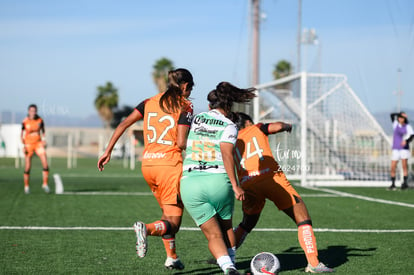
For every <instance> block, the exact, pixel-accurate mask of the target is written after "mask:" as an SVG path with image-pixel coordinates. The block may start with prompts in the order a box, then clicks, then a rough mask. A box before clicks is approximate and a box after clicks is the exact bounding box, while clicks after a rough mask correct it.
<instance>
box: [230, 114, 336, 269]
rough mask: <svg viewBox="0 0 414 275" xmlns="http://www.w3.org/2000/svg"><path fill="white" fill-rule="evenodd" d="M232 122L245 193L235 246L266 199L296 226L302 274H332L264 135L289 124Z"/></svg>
mask: <svg viewBox="0 0 414 275" xmlns="http://www.w3.org/2000/svg"><path fill="white" fill-rule="evenodd" d="M234 121H235V123H236V125H237V127H238V128H239V129H240V131H239V135H238V137H237V143H236V150H235V151H236V159H238V161H239V165H237V174H238V177H239V181H240V184H241V186H242V188H243V189H244V191H245V200H244V201H243V203H242V209H243V220H242V222H241V223H240V224H239V226H238V227H237V228H236V229H235V234H236V240H237V247H239V246H240V245H241V244H242V243H243V241H244V239H245V238H246V236H247V234H248V233H250V232H251V231H252V229H253V228H254V227H255V226H256V224H257V222H258V220H259V217H260V213H261V211H262V210H263V208H264V205H265V201H266V199H269V200H271V201H272V202H273V203H274V204H275V205H276V206H277V207H278V208H279V209H280V210H283V212H285V213H286V214H287V215H288V216H289V217H290V218H291V219H292V220H293V221H294V222H295V223H296V225H297V226H298V239H299V243H300V246H301V247H302V249H303V251H304V252H305V255H306V259H307V260H308V266H307V267H306V269H305V271H306V272H311V273H328V272H334V270H333V269H331V268H328V267H326V266H325V265H324V264H323V263H322V262H319V259H318V250H317V247H316V239H315V235H314V233H313V229H312V220H311V218H310V215H309V213H308V210H307V208H306V205H305V203H304V201H303V200H302V198H301V197H300V196H299V194H298V193H297V192H296V190H295V189H294V188H293V186H292V185H291V184H290V182H289V181H288V180H287V178H286V176H285V174H284V173H283V171H282V169H281V168H280V166H279V164H278V163H277V161H276V160H275V159H274V157H273V154H272V150H271V148H270V144H269V139H268V135H270V134H275V133H279V132H284V131H286V132H290V131H291V130H292V125H290V124H287V123H283V122H274V123H268V124H261V123H259V124H256V125H255V124H254V123H253V120H252V118H251V117H250V116H249V115H247V114H245V113H236V114H235V119H234Z"/></svg>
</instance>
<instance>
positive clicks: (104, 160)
mask: <svg viewBox="0 0 414 275" xmlns="http://www.w3.org/2000/svg"><path fill="white" fill-rule="evenodd" d="M110 160H111V154H110V153H106V152H105V153H104V154H103V155H102V156H101V157H100V158H99V160H98V169H99V171H102V170H103V169H104V166H105V164H107V163H108V162H109V161H110Z"/></svg>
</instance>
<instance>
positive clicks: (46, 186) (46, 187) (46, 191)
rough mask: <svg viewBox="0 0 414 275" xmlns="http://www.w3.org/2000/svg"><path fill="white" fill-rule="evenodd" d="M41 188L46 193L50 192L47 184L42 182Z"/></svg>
mask: <svg viewBox="0 0 414 275" xmlns="http://www.w3.org/2000/svg"><path fill="white" fill-rule="evenodd" d="M42 189H43V191H45V193H46V194H49V193H50V189H49V186H48V185H47V184H43V185H42Z"/></svg>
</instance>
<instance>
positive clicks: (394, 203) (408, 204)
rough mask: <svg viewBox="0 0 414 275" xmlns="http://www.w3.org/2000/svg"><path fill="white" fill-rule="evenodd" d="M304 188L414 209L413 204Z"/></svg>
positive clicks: (324, 189)
mask: <svg viewBox="0 0 414 275" xmlns="http://www.w3.org/2000/svg"><path fill="white" fill-rule="evenodd" d="M304 188H307V189H311V190H316V191H323V192H326V193H330V194H335V195H338V196H341V197H349V198H355V199H360V200H365V201H372V202H378V203H384V204H391V205H399V206H405V207H412V208H413V207H414V204H410V203H404V202H398V201H389V200H383V199H376V198H371V197H366V196H361V195H355V194H351V193H346V192H341V191H336V190H331V189H326V188H317V187H307V186H304Z"/></svg>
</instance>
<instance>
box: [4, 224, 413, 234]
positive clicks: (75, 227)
mask: <svg viewBox="0 0 414 275" xmlns="http://www.w3.org/2000/svg"><path fill="white" fill-rule="evenodd" d="M0 230H60V231H71V230H72V231H74V230H75V231H76V230H77V231H133V230H134V229H133V227H132V226H131V227H99V226H98V227H88V226H69V227H62V226H0ZM180 230H181V231H200V228H198V227H181V228H180ZM253 231H260V232H296V231H297V229H296V228H255V229H253ZM313 231H315V232H341V233H414V229H335V228H314V229H313Z"/></svg>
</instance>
